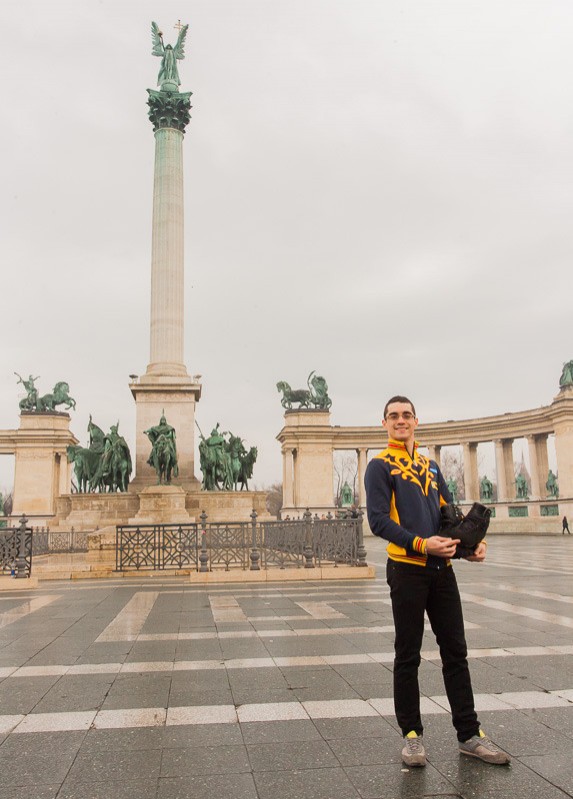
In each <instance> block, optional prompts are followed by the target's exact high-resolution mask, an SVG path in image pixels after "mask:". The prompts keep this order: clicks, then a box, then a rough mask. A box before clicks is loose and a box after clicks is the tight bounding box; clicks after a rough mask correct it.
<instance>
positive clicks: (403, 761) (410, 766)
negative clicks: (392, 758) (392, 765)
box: [402, 758, 426, 768]
mask: <svg viewBox="0 0 573 799" xmlns="http://www.w3.org/2000/svg"><path fill="white" fill-rule="evenodd" d="M402 763H403V764H404V765H405V766H408V768H424V766H425V765H426V761H425V760H424V762H423V763H407V762H406V761H405V760H404V758H402Z"/></svg>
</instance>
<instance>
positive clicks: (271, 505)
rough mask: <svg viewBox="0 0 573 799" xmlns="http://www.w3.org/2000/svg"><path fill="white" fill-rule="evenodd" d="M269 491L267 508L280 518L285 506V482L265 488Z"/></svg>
mask: <svg viewBox="0 0 573 799" xmlns="http://www.w3.org/2000/svg"><path fill="white" fill-rule="evenodd" d="M263 490H265V491H266V492H267V501H266V504H267V510H268V512H269V513H270V514H272V515H273V516H276V517H277V518H278V516H279V513H280V510H281V508H282V506H283V484H282V483H273V484H272V485H270V486H269V487H268V488H266V489H263Z"/></svg>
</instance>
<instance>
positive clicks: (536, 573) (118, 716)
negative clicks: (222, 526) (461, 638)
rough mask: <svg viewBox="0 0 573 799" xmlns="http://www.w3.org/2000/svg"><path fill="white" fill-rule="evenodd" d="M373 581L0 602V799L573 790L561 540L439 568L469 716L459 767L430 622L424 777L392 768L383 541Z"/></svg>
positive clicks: (63, 585) (327, 798)
mask: <svg viewBox="0 0 573 799" xmlns="http://www.w3.org/2000/svg"><path fill="white" fill-rule="evenodd" d="M366 545H367V548H368V562H369V563H372V564H374V565H376V567H377V571H378V577H377V578H376V580H375V581H364V582H362V581H356V582H354V581H339V582H328V583H327V582H322V583H321V582H315V583H301V582H288V583H270V584H264V585H263V584H256V585H255V584H248V583H242V584H235V585H231V584H220V585H210V586H206V587H199V586H192V585H190V584H189V583H188V582H186V581H185V579H184V578H179V579H174V578H170V577H168V576H166V577H165V578H163V579H161V580H157V579H156V578H153V579H151V578H144V577H142V578H135V579H123V580H108V581H89V582H88V581H85V582H84V581H82V582H80V583H69V582H44V583H41V584H40V587H39V589H36V590H35V591H29V592H26V591H4V592H3V593H1V594H0V799H18V797H26V798H27V799H28V797H34V798H35V799H56V797H57V799H92V797H93V799H97V797H104V796H105V797H106V799H108V797H109V796H117V797H119V798H120V799H121V798H122V797H130V798H131V797H132V798H133V799H136V798H137V799H156V798H157V797H162V798H164V799H168V798H171V797H186V799H193V797H208V798H209V799H218V797H223V796H225V797H233V799H240V798H241V797H248V798H249V799H251V797H252V799H266V797H269V799H298V798H300V799H321V798H322V797H323V798H324V799H346V798H347V797H348V799H350V797H353V798H354V797H358V798H360V797H362V799H398V797H400V798H402V797H409V798H410V797H411V799H415V797H425V796H443V797H444V799H445V797H463V799H474V798H475V799H478V798H479V797H491V799H505V797H507V796H511V795H515V796H516V797H517V796H518V797H520V799H529V798H530V797H531V799H533V798H534V799H558V797H561V798H563V797H567V796H570V797H571V796H573V767H572V766H571V763H573V538H571V537H566V538H565V537H563V538H562V537H546V538H541V537H523V538H522V537H520V538H517V537H504V536H501V537H492V538H491V541H490V547H489V554H488V561H487V562H486V563H484V564H469V563H466V562H462V563H456V565H455V569H456V574H457V577H458V582H459V585H460V591H461V593H462V597H463V602H464V614H465V619H466V627H467V638H468V646H469V647H470V669H471V673H472V680H473V685H474V691H475V694H476V705H477V707H478V711H479V716H480V721H481V723H482V726H483V727H484V728H485V730H486V731H487V732H488V734H489V735H490V736H491V737H492V738H493V739H494V741H496V743H498V744H499V745H500V746H502V747H503V748H504V749H506V750H507V751H508V752H510V754H511V755H512V758H513V761H512V765H511V766H510V767H509V768H505V767H494V766H487V765H485V764H483V763H481V762H474V761H473V760H470V759H469V758H468V759H465V758H461V757H460V756H459V755H458V752H457V747H456V738H455V733H454V730H453V727H452V725H451V721H450V716H449V706H448V702H447V699H446V697H445V695H444V686H443V682H442V678H441V669H440V662H439V657H438V653H437V651H436V644H435V641H434V639H433V636H432V634H431V631H429V630H427V632H426V638H425V640H424V647H423V653H422V654H423V661H422V665H421V668H420V687H421V690H422V693H423V699H422V709H423V713H424V723H425V733H424V738H425V744H426V749H427V754H428V761H429V763H428V766H427V767H426V769H418V770H408V769H406V768H405V767H404V766H403V765H402V763H401V761H400V749H401V746H402V744H401V738H400V734H399V731H398V729H397V726H396V721H395V719H394V715H393V704H392V672H391V670H392V657H393V653H392V638H393V634H392V631H393V627H392V614H391V608H390V604H389V596H388V588H387V586H386V582H385V577H384V565H385V560H386V556H385V552H384V542H383V541H380V540H379V539H371V538H368V539H367V541H366Z"/></svg>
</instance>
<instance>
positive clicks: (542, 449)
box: [527, 435, 549, 499]
mask: <svg viewBox="0 0 573 799" xmlns="http://www.w3.org/2000/svg"><path fill="white" fill-rule="evenodd" d="M527 448H528V450H529V472H530V476H531V499H544V498H545V496H546V494H547V491H546V489H545V483H546V481H547V473H548V471H549V467H548V457H547V436H546V435H545V436H537V435H531V436H527Z"/></svg>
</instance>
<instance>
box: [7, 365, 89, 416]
mask: <svg viewBox="0 0 573 799" xmlns="http://www.w3.org/2000/svg"><path fill="white" fill-rule="evenodd" d="M14 374H15V375H16V377H17V378H18V383H22V385H23V386H24V388H25V389H26V394H27V395H26V397H24V399H21V400H20V403H19V406H20V410H21V411H31V412H33V413H42V412H53V411H55V410H56V405H64V404H65V406H66V407H65V410H66V411H68V410H69V409H70V408H74V409H75V407H76V401H75V399H73V398H72V397H70V395H69V391H70V387H69V385H68V384H67V383H65V382H63V381H60V382H59V383H56V385H55V386H54V388H53V390H52V393H51V394H44V395H43V396H40V395H39V393H38V389H37V388H36V380H39V379H40V378H39V376H38V377H34V376H33V375H30V376H29V377H28V379H27V380H25V379H24V378H23V377H22V376H21V375H19V374H18V372H14Z"/></svg>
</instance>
